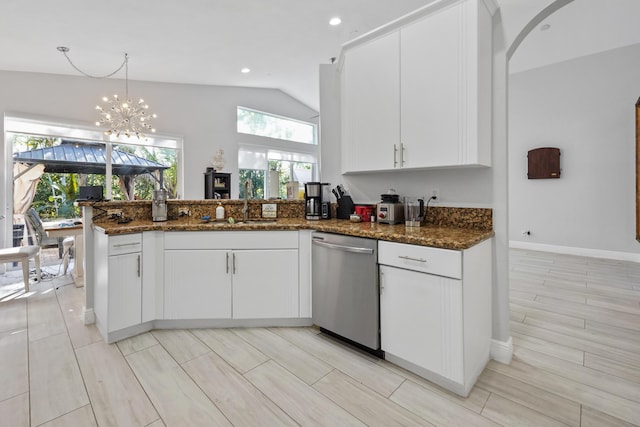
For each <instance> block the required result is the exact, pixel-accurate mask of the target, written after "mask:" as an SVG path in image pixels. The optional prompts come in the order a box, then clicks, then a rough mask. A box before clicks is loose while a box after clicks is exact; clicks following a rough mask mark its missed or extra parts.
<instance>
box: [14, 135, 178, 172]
mask: <svg viewBox="0 0 640 427" xmlns="http://www.w3.org/2000/svg"><path fill="white" fill-rule="evenodd" d="M13 162H14V163H27V164H30V165H33V164H39V163H40V164H43V165H44V166H45V168H44V171H45V172H52V173H84V174H105V173H106V163H107V158H106V156H105V149H104V144H92V143H90V142H86V141H71V140H62V142H61V144H60V145H57V146H55V147H47V148H38V149H36V150H31V151H22V152H20V153H14V154H13ZM168 168H169V166H165V165H163V164H161V163H158V162H154V161H151V160H147V159H144V158H142V157H138V156H135V155H133V154H131V153H127V152H124V151H119V150H113V151H112V152H111V171H112V173H113V175H142V174H145V173H151V172H153V171H157V170H159V171H162V170H164V169H168Z"/></svg>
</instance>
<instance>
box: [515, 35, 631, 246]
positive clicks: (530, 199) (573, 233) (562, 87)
mask: <svg viewBox="0 0 640 427" xmlns="http://www.w3.org/2000/svg"><path fill="white" fill-rule="evenodd" d="M525 53H526V52H525V51H523V52H520V53H519V54H525ZM639 69H640V45H635V46H631V47H626V48H621V49H616V50H613V51H608V52H605V53H601V54H596V55H590V56H587V57H582V58H579V59H575V60H571V61H566V62H563V63H559V64H555V65H551V66H547V67H543V68H539V69H534V70H530V71H525V72H521V73H517V74H513V75H511V77H510V84H509V183H510V188H509V202H510V210H509V212H510V227H509V234H510V239H511V240H512V241H515V242H527V243H534V244H545V245H555V246H562V247H570V248H583V249H592V250H600V251H613V252H629V253H632V252H635V253H638V252H640V245H638V243H637V242H636V241H635V107H634V105H635V103H636V101H637V100H638V96H640V80H639V79H638V70H639ZM546 146H549V147H558V148H560V150H561V153H562V154H561V156H560V162H561V168H562V175H561V178H560V179H542V180H536V179H534V180H529V179H527V157H526V155H527V151H528V150H530V149H532V148H537V147H546ZM521 230H531V233H532V234H531V236H530V237H522V235H521Z"/></svg>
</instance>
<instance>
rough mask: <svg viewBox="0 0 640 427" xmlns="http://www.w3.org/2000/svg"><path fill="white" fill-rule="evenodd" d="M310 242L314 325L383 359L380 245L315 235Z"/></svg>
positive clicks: (336, 236)
mask: <svg viewBox="0 0 640 427" xmlns="http://www.w3.org/2000/svg"><path fill="white" fill-rule="evenodd" d="M311 242H312V249H311V251H312V252H311V254H312V269H313V275H312V289H313V322H314V323H315V324H316V325H317V326H319V327H320V328H321V330H322V331H324V332H328V333H329V334H331V335H337V336H338V337H340V338H346V339H347V340H348V341H351V342H352V343H355V344H358V345H359V346H361V347H365V349H367V350H369V351H370V352H373V353H374V354H377V355H378V356H380V357H381V352H380V293H379V288H378V265H377V262H378V241H377V240H375V239H364V238H360V237H351V236H343V235H339V234H330V233H321V232H314V233H313V234H312V240H311Z"/></svg>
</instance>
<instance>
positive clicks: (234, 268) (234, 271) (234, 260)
mask: <svg viewBox="0 0 640 427" xmlns="http://www.w3.org/2000/svg"><path fill="white" fill-rule="evenodd" d="M233 274H236V254H235V252H234V253H233Z"/></svg>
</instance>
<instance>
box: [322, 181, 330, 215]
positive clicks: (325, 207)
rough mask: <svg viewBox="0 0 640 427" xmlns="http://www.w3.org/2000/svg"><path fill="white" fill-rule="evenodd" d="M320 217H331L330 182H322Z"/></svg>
mask: <svg viewBox="0 0 640 427" xmlns="http://www.w3.org/2000/svg"><path fill="white" fill-rule="evenodd" d="M320 218H322V219H331V189H330V188H329V183H328V182H323V183H322V201H321V202H320Z"/></svg>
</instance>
